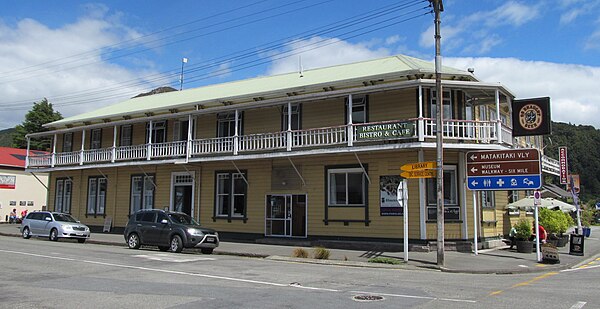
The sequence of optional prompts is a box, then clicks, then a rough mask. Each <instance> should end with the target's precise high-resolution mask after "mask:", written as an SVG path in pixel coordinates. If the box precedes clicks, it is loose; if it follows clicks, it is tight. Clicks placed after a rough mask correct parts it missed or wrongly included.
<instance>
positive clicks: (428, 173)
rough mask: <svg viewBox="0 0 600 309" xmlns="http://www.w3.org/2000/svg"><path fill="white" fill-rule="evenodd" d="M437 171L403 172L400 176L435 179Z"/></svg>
mask: <svg viewBox="0 0 600 309" xmlns="http://www.w3.org/2000/svg"><path fill="white" fill-rule="evenodd" d="M436 174H437V173H436V170H433V169H428V170H418V171H406V172H402V173H401V174H400V176H402V177H404V178H434V177H435V176H436Z"/></svg>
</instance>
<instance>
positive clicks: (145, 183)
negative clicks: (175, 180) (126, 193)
mask: <svg viewBox="0 0 600 309" xmlns="http://www.w3.org/2000/svg"><path fill="white" fill-rule="evenodd" d="M154 179H155V177H154V175H132V176H131V208H130V209H131V213H134V212H136V211H138V210H140V209H152V208H154V190H155V189H156V184H155V182H154Z"/></svg>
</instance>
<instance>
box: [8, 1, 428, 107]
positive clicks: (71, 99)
mask: <svg viewBox="0 0 600 309" xmlns="http://www.w3.org/2000/svg"><path fill="white" fill-rule="evenodd" d="M419 2H426V1H413V3H411V4H407V3H405V4H402V5H396V6H394V9H397V10H400V9H406V8H408V7H410V6H413V5H414V4H415V3H419ZM425 8H427V7H423V8H419V9H417V10H413V11H411V12H408V13H406V14H403V15H399V16H395V17H392V18H388V19H386V20H383V21H376V20H374V18H375V17H381V16H385V15H387V14H383V13H382V12H381V10H387V11H386V12H394V10H391V9H390V6H385V7H383V8H381V9H377V10H373V11H371V12H367V13H363V14H359V15H357V16H356V17H361V16H362V17H364V19H358V21H356V22H347V20H348V19H344V21H346V22H343V23H342V22H337V23H331V24H328V25H326V26H325V27H321V28H317V30H315V31H305V32H303V33H301V34H304V33H308V34H307V35H306V36H305V37H309V36H311V35H313V36H314V35H315V33H317V34H326V33H330V32H333V31H336V30H341V29H346V28H349V27H350V26H355V25H358V24H361V23H363V22H364V21H373V22H374V23H373V24H371V25H367V26H364V27H362V28H361V29H363V30H364V29H369V28H373V27H375V26H377V25H379V27H375V28H374V29H371V30H368V31H362V32H358V33H356V32H357V31H358V30H351V31H347V32H345V33H342V34H341V36H342V40H348V39H351V38H354V37H358V36H361V35H365V34H368V33H371V32H374V31H378V30H381V29H383V28H387V27H391V26H394V25H397V24H399V23H402V22H406V21H408V20H411V19H415V18H417V17H420V16H423V15H425V14H420V15H416V16H413V17H410V18H406V19H403V20H400V21H396V22H393V23H389V22H390V21H392V20H394V19H397V18H399V17H401V16H405V15H407V14H410V13H414V12H417V11H419V10H423V9H425ZM428 13H429V12H428ZM428 13H426V14H428ZM367 17H368V18H367ZM386 22H388V23H387V24H384V23H386ZM340 23H341V24H340ZM336 24H337V25H336ZM289 38H290V37H288V38H285V39H281V40H278V41H283V40H286V39H289ZM299 39H302V37H300V38H299ZM278 41H274V42H278ZM323 42H325V43H324V44H321V45H318V44H320V43H323ZM335 43H337V42H336V41H332V40H330V39H322V40H320V41H318V42H313V43H312V44H309V45H306V46H304V47H303V48H302V49H301V50H298V51H287V52H281V53H278V54H275V55H274V56H273V57H272V58H269V59H268V60H261V59H257V60H252V61H247V62H244V63H241V64H239V65H236V66H233V67H232V68H229V69H228V70H227V71H220V70H217V71H215V72H213V73H211V74H209V75H204V76H196V77H194V75H192V77H188V82H194V81H200V80H205V79H209V78H214V77H216V76H221V75H224V74H229V73H230V72H237V71H241V70H244V69H248V68H251V67H256V66H258V65H262V64H265V63H269V62H272V61H274V60H279V59H283V58H287V57H291V56H294V55H297V54H299V53H302V52H307V51H310V50H314V49H317V48H322V47H325V46H328V45H331V44H335ZM265 45H266V46H267V47H266V48H265V49H262V50H260V51H257V52H254V53H250V52H247V51H250V50H252V49H255V48H256V47H255V48H249V49H246V50H243V51H241V52H237V53H233V54H230V55H235V54H240V53H241V55H238V56H235V57H233V58H229V59H227V58H225V59H223V60H221V62H217V63H208V64H204V65H196V66H195V68H194V69H193V72H197V71H201V70H207V69H210V68H213V67H218V66H220V65H222V64H224V63H228V62H230V61H233V60H239V59H245V58H249V57H251V56H252V55H254V54H257V53H259V52H262V51H264V50H269V51H270V50H275V49H277V48H280V47H282V46H285V44H273V43H267V44H263V45H260V46H259V47H263V46H265ZM311 46H312V48H309V47H311ZM307 48H308V49H307ZM222 58H224V57H220V58H216V59H222ZM211 62H214V61H211ZM188 72H189V70H188ZM153 75H158V74H153ZM175 75H177V73H176V72H174V71H173V72H171V73H170V75H169V74H167V77H166V78H171V77H175ZM160 79H163V77H160V76H159V77H157V78H156V80H160ZM138 80H139V79H138ZM138 80H134V81H132V83H131V84H130V85H131V86H135V85H136V84H141V83H140V82H138ZM142 83H143V84H146V83H147V82H145V81H144V82H142ZM106 92H107V91H106V89H100V90H94V91H93V92H89V93H88V94H86V95H85V97H87V99H81V98H83V97H84V95H73V94H70V95H65V96H62V98H65V99H66V102H65V101H63V102H61V103H54V105H55V106H69V105H78V104H89V103H93V102H98V101H104V100H107V99H110V98H122V97H123V96H125V95H126V94H129V95H130V96H131V93H130V92H129V91H128V90H126V89H123V85H120V87H119V88H118V89H115V90H114V91H113V92H112V93H109V94H107V95H103V96H97V97H94V98H89V97H88V96H89V95H90V94H92V93H93V94H96V93H98V94H100V93H105V94H106ZM27 102H31V101H27ZM13 104H14V105H13ZM11 105H12V106H13V107H14V108H11V110H14V109H26V108H23V107H22V104H19V105H20V106H18V105H17V104H16V103H9V104H3V107H10V106H11ZM19 107H20V108H19Z"/></svg>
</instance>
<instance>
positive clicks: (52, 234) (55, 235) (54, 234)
mask: <svg viewBox="0 0 600 309" xmlns="http://www.w3.org/2000/svg"><path fill="white" fill-rule="evenodd" d="M48 238H49V239H50V240H52V241H57V240H58V230H57V229H52V230H50V236H49V237H48Z"/></svg>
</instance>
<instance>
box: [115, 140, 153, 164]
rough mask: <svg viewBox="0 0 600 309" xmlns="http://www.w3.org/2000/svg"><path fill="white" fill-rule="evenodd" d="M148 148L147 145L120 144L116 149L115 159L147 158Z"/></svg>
mask: <svg viewBox="0 0 600 309" xmlns="http://www.w3.org/2000/svg"><path fill="white" fill-rule="evenodd" d="M147 151H148V148H147V147H146V145H145V144H144V145H134V146H119V147H117V148H116V149H115V160H116V161H123V160H139V159H144V158H146V155H147Z"/></svg>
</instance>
